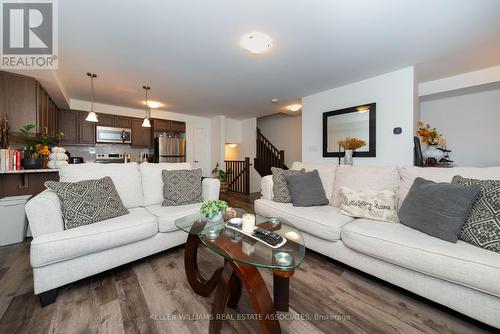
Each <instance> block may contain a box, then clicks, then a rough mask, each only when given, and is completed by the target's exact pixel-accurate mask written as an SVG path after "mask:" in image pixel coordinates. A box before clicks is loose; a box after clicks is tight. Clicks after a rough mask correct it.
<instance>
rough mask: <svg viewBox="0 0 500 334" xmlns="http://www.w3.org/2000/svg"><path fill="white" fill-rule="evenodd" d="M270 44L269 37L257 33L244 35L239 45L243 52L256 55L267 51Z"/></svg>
mask: <svg viewBox="0 0 500 334" xmlns="http://www.w3.org/2000/svg"><path fill="white" fill-rule="evenodd" d="M271 42H272V40H271V37H269V36H268V35H266V34H264V33H262V32H258V31H253V32H251V33H248V34H245V35H243V37H241V40H240V44H241V46H242V47H243V48H244V49H245V50H247V51H249V52H251V53H253V54H256V55H258V54H261V53H262V52H264V51H266V50H267V49H269V48H270V47H271Z"/></svg>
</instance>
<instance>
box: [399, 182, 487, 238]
mask: <svg viewBox="0 0 500 334" xmlns="http://www.w3.org/2000/svg"><path fill="white" fill-rule="evenodd" d="M480 190H481V188H480V187H479V186H477V185H472V186H459V185H456V184H452V183H447V182H434V181H429V180H425V179H422V178H421V177H417V178H416V179H415V181H414V182H413V185H412V186H411V188H410V191H409V192H408V196H406V198H405V200H404V201H403V204H401V209H399V213H398V215H399V221H400V222H401V224H404V225H406V226H409V227H411V228H413V229H415V230H419V231H421V232H424V233H426V234H428V235H432V236H433V237H436V238H439V239H442V240H446V241H449V242H457V239H458V234H459V233H460V230H461V229H462V226H463V225H464V224H465V220H466V219H467V216H468V215H469V211H470V209H471V208H472V205H473V204H474V201H475V200H476V198H477V195H478V194H479V191H480Z"/></svg>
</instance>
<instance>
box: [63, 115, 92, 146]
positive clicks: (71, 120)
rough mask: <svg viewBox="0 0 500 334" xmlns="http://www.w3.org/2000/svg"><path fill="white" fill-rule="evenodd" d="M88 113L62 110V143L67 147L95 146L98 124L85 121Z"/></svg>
mask: <svg viewBox="0 0 500 334" xmlns="http://www.w3.org/2000/svg"><path fill="white" fill-rule="evenodd" d="M86 117H87V112H86V111H80V110H61V111H60V113H59V118H60V120H59V125H60V128H61V131H62V132H64V137H63V138H62V139H61V143H63V144H66V145H90V146H93V145H95V127H96V123H93V122H88V121H86V120H85V118H86Z"/></svg>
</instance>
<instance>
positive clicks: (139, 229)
mask: <svg viewBox="0 0 500 334" xmlns="http://www.w3.org/2000/svg"><path fill="white" fill-rule="evenodd" d="M156 233H158V223H157V222H156V218H155V217H154V216H153V215H151V214H150V213H148V212H147V211H146V210H145V209H144V208H133V209H129V213H128V214H127V215H124V216H120V217H116V218H111V219H108V220H103V221H102V222H99V223H95V224H91V225H85V226H80V227H76V228H72V229H70V230H65V231H62V232H57V233H51V234H43V235H41V236H39V237H36V238H34V239H33V241H32V242H31V265H32V266H33V267H41V266H44V265H48V264H51V263H55V262H60V261H64V260H68V259H72V258H75V257H79V256H83V255H87V254H91V253H96V252H100V251H103V250H106V249H110V248H114V247H118V246H122V245H126V244H130V243H132V242H135V241H139V240H143V239H147V238H149V237H152V236H154V235H155V234H156Z"/></svg>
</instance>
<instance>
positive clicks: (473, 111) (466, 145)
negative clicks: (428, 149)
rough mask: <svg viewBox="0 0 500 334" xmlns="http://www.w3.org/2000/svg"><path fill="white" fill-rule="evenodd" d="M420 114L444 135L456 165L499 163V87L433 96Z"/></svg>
mask: <svg viewBox="0 0 500 334" xmlns="http://www.w3.org/2000/svg"><path fill="white" fill-rule="evenodd" d="M420 115H421V118H422V120H423V121H424V122H426V123H430V124H431V126H433V127H436V128H437V129H438V130H439V131H440V132H442V133H443V134H444V137H445V138H446V140H447V141H448V148H449V149H451V150H452V151H453V152H451V154H450V157H451V159H452V160H453V161H454V163H455V164H456V165H458V166H478V167H482V166H500V153H499V145H500V89H498V88H497V89H491V90H487V91H482V92H473V93H465V94H461V95H455V96H445V97H439V96H438V97H434V98H433V99H432V100H428V101H422V102H421V103H420Z"/></svg>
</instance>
